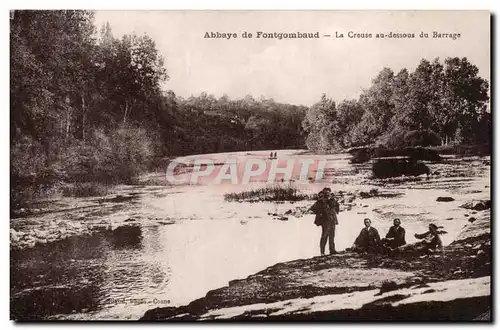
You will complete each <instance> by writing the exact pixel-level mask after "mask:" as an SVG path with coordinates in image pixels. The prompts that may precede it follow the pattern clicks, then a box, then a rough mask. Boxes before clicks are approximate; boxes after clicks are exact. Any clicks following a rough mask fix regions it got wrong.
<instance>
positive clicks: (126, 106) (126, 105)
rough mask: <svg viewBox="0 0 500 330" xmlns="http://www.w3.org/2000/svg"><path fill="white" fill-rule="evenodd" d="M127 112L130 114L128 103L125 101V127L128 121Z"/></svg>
mask: <svg viewBox="0 0 500 330" xmlns="http://www.w3.org/2000/svg"><path fill="white" fill-rule="evenodd" d="M127 112H128V101H125V113H124V114H123V125H125V123H126V121H127Z"/></svg>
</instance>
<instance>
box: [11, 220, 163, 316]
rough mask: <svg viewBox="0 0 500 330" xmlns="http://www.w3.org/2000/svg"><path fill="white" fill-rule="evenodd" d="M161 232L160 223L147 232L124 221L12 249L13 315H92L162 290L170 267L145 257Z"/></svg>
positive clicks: (157, 249) (156, 249)
mask: <svg viewBox="0 0 500 330" xmlns="http://www.w3.org/2000/svg"><path fill="white" fill-rule="evenodd" d="M144 234H146V235H147V236H148V243H147V244H145V245H143V238H144ZM158 236H159V235H158V228H157V227H156V228H155V227H150V228H147V230H146V232H145V233H144V232H143V229H142V228H141V227H139V226H123V227H119V228H117V229H115V230H113V231H111V230H109V231H104V232H101V233H97V234H95V235H91V236H82V237H71V238H67V239H64V240H61V241H58V242H54V243H49V244H45V245H41V246H40V245H37V246H36V247H34V248H32V249H26V250H22V251H11V256H10V258H11V272H10V273H11V318H12V319H16V320H40V319H46V318H48V317H54V316H55V317H56V318H65V315H69V314H72V315H78V314H81V313H83V314H86V315H87V316H88V315H92V314H94V313H98V312H99V311H102V310H103V309H113V308H121V309H123V308H125V307H126V306H118V305H117V303H116V301H117V299H119V298H125V299H134V298H135V299H139V298H140V296H141V295H144V292H148V291H151V289H155V290H158V289H160V290H162V289H164V286H163V285H164V284H166V283H167V282H168V280H167V279H166V277H167V273H166V270H168V269H165V267H164V264H162V263H158V262H157V261H156V260H157V259H156V258H153V259H150V258H146V257H144V256H145V255H149V256H153V255H154V251H160V250H161V249H160V247H158V246H157V244H159V243H160V242H159V240H158ZM151 245H156V246H155V247H152V246H151ZM146 251H147V253H145V252H146Z"/></svg>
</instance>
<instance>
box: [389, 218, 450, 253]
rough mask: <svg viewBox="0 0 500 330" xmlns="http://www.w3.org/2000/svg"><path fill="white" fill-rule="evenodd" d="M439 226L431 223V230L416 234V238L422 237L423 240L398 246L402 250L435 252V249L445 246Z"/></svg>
mask: <svg viewBox="0 0 500 330" xmlns="http://www.w3.org/2000/svg"><path fill="white" fill-rule="evenodd" d="M438 229H439V227H438V226H436V225H435V224H433V223H431V224H429V231H427V232H425V233H423V234H415V238H418V239H421V241H419V242H416V243H413V244H408V245H404V246H401V247H399V248H398V250H399V251H400V252H424V253H429V252H434V251H435V250H438V249H441V248H442V247H443V242H442V241H441V237H440V236H439V232H438Z"/></svg>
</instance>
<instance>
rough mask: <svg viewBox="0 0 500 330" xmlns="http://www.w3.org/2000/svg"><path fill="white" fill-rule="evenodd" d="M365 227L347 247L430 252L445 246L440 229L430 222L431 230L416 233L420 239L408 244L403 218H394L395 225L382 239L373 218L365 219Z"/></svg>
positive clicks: (376, 250)
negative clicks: (372, 224)
mask: <svg viewBox="0 0 500 330" xmlns="http://www.w3.org/2000/svg"><path fill="white" fill-rule="evenodd" d="M364 223H365V227H364V228H363V229H362V230H361V232H360V233H359V235H358V237H357V238H356V240H355V241H354V244H353V246H352V248H350V249H347V250H349V251H354V252H367V253H389V254H392V253H396V252H416V253H430V252H433V251H435V250H437V249H441V248H442V247H443V243H442V241H441V237H440V236H439V231H438V229H439V228H440V227H438V226H436V225H435V224H433V223H431V224H429V230H428V231H427V232H425V233H423V234H415V238H417V239H420V240H421V241H418V242H416V243H413V244H406V240H405V230H404V228H403V227H401V220H399V219H394V225H393V226H392V227H391V228H390V229H389V231H388V232H387V235H386V236H385V238H383V239H380V236H379V234H378V231H377V229H375V228H373V227H372V226H371V220H370V219H368V218H366V219H365V220H364Z"/></svg>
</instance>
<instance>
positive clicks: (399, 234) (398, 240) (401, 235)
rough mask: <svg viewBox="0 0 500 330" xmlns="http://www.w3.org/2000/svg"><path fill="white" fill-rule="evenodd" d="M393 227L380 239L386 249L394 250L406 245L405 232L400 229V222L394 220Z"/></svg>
mask: <svg viewBox="0 0 500 330" xmlns="http://www.w3.org/2000/svg"><path fill="white" fill-rule="evenodd" d="M393 223H394V226H392V227H391V228H390V229H389V232H388V233H387V235H385V238H384V239H382V245H383V246H384V247H385V248H388V249H395V248H397V247H400V246H402V245H405V244H406V240H405V230H404V228H403V227H401V220H399V219H394V222H393Z"/></svg>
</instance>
